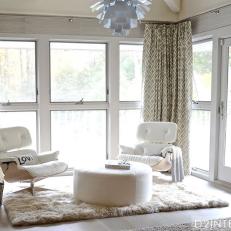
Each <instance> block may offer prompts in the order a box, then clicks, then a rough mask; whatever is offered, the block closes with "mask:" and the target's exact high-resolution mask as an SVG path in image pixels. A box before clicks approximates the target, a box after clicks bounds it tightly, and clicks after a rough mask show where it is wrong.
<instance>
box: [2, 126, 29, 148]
mask: <svg viewBox="0 0 231 231" xmlns="http://www.w3.org/2000/svg"><path fill="white" fill-rule="evenodd" d="M29 145H31V136H30V133H29V131H28V129H27V128H25V127H11V128H1V129H0V152H6V151H9V150H13V149H19V148H22V147H26V146H29Z"/></svg>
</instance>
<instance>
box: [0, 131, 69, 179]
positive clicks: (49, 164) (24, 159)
mask: <svg viewBox="0 0 231 231" xmlns="http://www.w3.org/2000/svg"><path fill="white" fill-rule="evenodd" d="M30 144H31V136H30V133H29V131H28V129H27V128H25V127H12V128H2V129H0V164H1V163H6V162H10V161H14V162H16V164H17V167H16V169H15V172H14V173H12V170H10V173H9V174H10V177H13V176H14V177H15V179H16V180H18V179H20V175H17V171H18V172H20V173H18V174H22V177H24V178H23V180H25V172H26V174H27V175H28V177H29V179H32V180H35V181H36V180H37V179H40V178H45V177H49V176H52V175H56V174H60V173H62V172H64V171H66V170H67V168H68V166H67V164H66V163H64V162H60V161H57V160H58V154H59V152H58V151H55V152H52V151H50V152H45V153H40V154H39V155H37V153H36V151H35V150H32V149H27V148H25V147H26V146H28V145H30ZM7 170H8V168H6V170H5V175H6V177H7V173H8V172H7ZM22 170H24V173H22ZM8 180H10V181H11V182H13V179H9V178H8Z"/></svg>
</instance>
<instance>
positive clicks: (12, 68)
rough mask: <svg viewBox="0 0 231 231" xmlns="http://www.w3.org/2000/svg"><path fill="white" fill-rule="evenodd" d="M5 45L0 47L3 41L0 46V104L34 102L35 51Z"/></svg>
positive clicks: (9, 43) (13, 44) (13, 43)
mask: <svg viewBox="0 0 231 231" xmlns="http://www.w3.org/2000/svg"><path fill="white" fill-rule="evenodd" d="M7 43H8V45H9V46H8V47H6V46H3V47H1V44H3V45H4V41H2V42H1V44H0V102H8V101H10V102H34V101H35V98H36V92H35V79H36V78H35V49H33V48H21V47H20V45H19V46H18V47H15V45H17V42H7ZM26 43H27V42H26ZM11 44H12V47H11ZM30 45H31V44H30Z"/></svg>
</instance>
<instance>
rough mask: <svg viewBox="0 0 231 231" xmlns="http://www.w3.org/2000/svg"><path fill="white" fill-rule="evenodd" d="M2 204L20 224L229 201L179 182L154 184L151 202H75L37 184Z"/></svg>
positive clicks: (138, 213)
mask: <svg viewBox="0 0 231 231" xmlns="http://www.w3.org/2000/svg"><path fill="white" fill-rule="evenodd" d="M4 206H5V209H6V211H7V214H8V218H9V220H10V222H11V223H12V225H15V226H22V225H38V224H51V223H56V222H64V221H79V220H85V219H94V218H106V217H119V216H131V215H140V214H150V213H158V212H163V211H175V210H186V209H199V208H214V207H225V206H228V203H227V202H225V201H222V200H220V199H218V198H215V197H213V196H208V195H200V194H198V193H195V192H192V191H190V190H188V189H186V188H184V186H183V185H182V184H155V186H154V192H153V197H152V200H151V201H150V202H148V203H144V204H139V205H131V206H128V207H99V206H94V205H89V204H86V203H81V204H79V205H77V204H75V203H74V201H73V198H72V195H71V194H70V193H64V192H60V191H52V190H45V189H39V188H37V189H36V195H35V196H32V195H31V194H30V192H29V191H27V190H23V191H19V192H16V193H9V194H7V195H6V196H5V198H4Z"/></svg>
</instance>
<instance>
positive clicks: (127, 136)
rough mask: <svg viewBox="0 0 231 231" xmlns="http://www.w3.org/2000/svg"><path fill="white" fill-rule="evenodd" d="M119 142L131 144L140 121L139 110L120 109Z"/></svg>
mask: <svg viewBox="0 0 231 231" xmlns="http://www.w3.org/2000/svg"><path fill="white" fill-rule="evenodd" d="M119 118H120V144H124V145H128V146H133V145H134V144H135V143H136V130H137V126H138V124H139V123H140V110H139V109H136V110H120V117H119Z"/></svg>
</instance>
